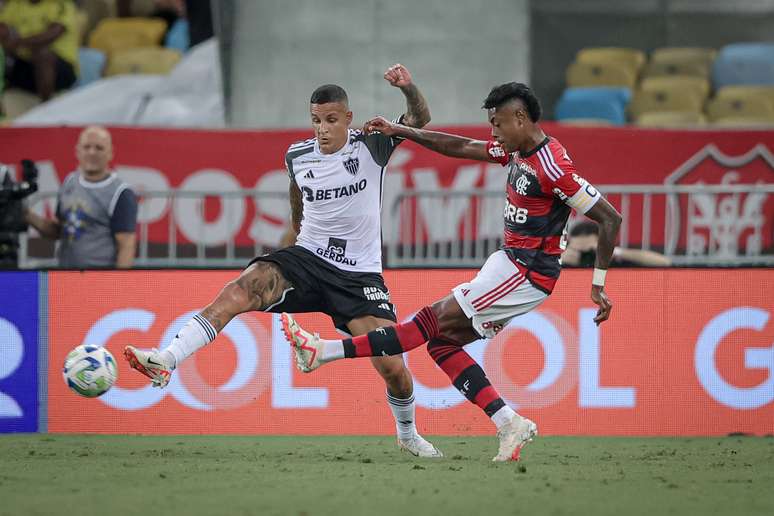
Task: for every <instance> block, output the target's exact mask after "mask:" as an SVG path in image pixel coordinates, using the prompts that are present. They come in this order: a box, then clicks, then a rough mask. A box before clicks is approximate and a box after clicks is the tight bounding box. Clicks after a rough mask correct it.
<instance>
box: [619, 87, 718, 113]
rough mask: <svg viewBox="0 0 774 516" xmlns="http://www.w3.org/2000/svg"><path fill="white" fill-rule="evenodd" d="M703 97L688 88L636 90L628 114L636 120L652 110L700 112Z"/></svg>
mask: <svg viewBox="0 0 774 516" xmlns="http://www.w3.org/2000/svg"><path fill="white" fill-rule="evenodd" d="M703 104H704V97H702V96H701V95H697V94H696V93H694V92H692V91H690V90H665V91H661V90H659V91H643V90H640V91H637V92H636V93H635V94H634V98H632V101H631V103H629V108H628V111H629V114H630V115H631V117H632V119H634V120H637V119H638V118H639V117H640V116H642V115H643V114H645V113H650V112H653V111H687V112H690V113H701V110H702V106H703Z"/></svg>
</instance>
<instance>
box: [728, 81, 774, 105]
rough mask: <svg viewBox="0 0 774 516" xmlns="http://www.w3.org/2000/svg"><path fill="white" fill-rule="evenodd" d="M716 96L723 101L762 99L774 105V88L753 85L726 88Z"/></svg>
mask: <svg viewBox="0 0 774 516" xmlns="http://www.w3.org/2000/svg"><path fill="white" fill-rule="evenodd" d="M715 96H716V97H718V98H721V99H725V98H733V99H745V98H749V97H761V98H765V99H768V100H769V102H771V103H773V104H774V86H761V85H752V84H749V85H748V84H744V85H741V84H740V85H736V86H725V87H723V88H721V89H719V90H718V92H717V93H716V95H715Z"/></svg>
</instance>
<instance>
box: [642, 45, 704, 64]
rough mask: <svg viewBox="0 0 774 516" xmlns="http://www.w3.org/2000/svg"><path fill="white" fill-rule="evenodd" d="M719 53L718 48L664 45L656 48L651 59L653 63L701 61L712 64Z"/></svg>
mask: <svg viewBox="0 0 774 516" xmlns="http://www.w3.org/2000/svg"><path fill="white" fill-rule="evenodd" d="M717 54H718V53H717V50H715V49H714V48H699V47H663V48H657V49H655V50H654V51H653V53H652V54H651V56H650V60H651V62H653V63H686V62H699V63H706V64H711V63H712V61H714V60H715V56H717Z"/></svg>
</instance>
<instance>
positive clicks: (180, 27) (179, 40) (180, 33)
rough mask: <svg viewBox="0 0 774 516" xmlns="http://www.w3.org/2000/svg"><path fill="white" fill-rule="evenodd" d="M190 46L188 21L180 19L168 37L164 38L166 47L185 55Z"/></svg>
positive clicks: (170, 30) (168, 33) (168, 32)
mask: <svg viewBox="0 0 774 516" xmlns="http://www.w3.org/2000/svg"><path fill="white" fill-rule="evenodd" d="M189 45H190V39H189V37H188V20H186V19H184V18H180V19H179V20H177V21H176V22H175V23H174V24H173V25H172V27H170V29H169V30H168V31H167V36H166V38H164V46H165V47H167V48H171V49H174V50H177V51H179V52H180V53H181V54H184V53H185V51H186V50H188V46H189Z"/></svg>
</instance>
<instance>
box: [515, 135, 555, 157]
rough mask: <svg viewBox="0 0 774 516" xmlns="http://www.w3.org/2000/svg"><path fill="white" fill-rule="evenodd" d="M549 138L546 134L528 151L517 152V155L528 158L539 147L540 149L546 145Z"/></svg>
mask: <svg viewBox="0 0 774 516" xmlns="http://www.w3.org/2000/svg"><path fill="white" fill-rule="evenodd" d="M550 139H551V138H549V137H548V136H546V137H545V138H543V141H542V142H540V143H538V144H537V147H535V148H534V149H532V150H531V151H529V152H525V153H524V154H522V153H519V156H520V157H522V158H529V157H530V156H532V155H533V154H535V153H536V152H537V151H539V150H540V149H542V148H543V147H545V146H546V145H548V141H549V140H550Z"/></svg>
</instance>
